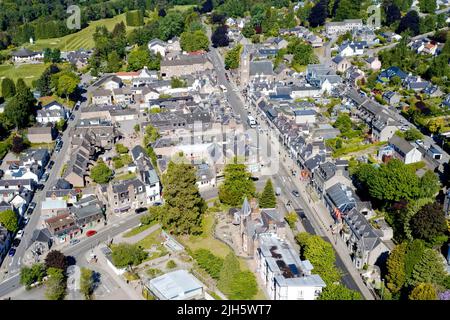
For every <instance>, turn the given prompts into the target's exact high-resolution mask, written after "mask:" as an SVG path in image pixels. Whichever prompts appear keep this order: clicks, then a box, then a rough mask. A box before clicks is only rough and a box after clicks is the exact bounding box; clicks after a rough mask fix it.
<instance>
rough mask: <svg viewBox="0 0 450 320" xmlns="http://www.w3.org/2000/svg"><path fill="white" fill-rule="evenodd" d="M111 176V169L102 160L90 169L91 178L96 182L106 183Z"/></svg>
mask: <svg viewBox="0 0 450 320" xmlns="http://www.w3.org/2000/svg"><path fill="white" fill-rule="evenodd" d="M112 176H113V172H112V170H111V169H110V168H109V167H108V166H107V165H106V164H105V163H104V162H103V161H99V162H98V164H97V165H96V166H94V167H93V168H92V169H91V179H92V180H94V181H95V182H97V183H101V184H103V183H108V182H109V181H110V180H111V179H112Z"/></svg>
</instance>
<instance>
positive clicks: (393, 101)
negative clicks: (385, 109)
mask: <svg viewBox="0 0 450 320" xmlns="http://www.w3.org/2000/svg"><path fill="white" fill-rule="evenodd" d="M382 97H383V100H384V101H386V102H387V103H388V104H389V105H391V106H393V105H397V104H399V103H400V95H399V94H398V93H397V92H394V91H386V92H384V93H383V96H382Z"/></svg>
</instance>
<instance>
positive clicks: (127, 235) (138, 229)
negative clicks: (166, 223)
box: [123, 220, 157, 238]
mask: <svg viewBox="0 0 450 320" xmlns="http://www.w3.org/2000/svg"><path fill="white" fill-rule="evenodd" d="M156 223H157V221H156V220H155V221H153V222H152V223H150V224H143V225H142V226H139V227H136V228H133V229H131V230H130V231H128V232H127V233H125V234H124V235H123V237H124V238H130V237H132V236H135V235H137V234H139V233H141V232H143V231H145V230H147V229H148V228H150V227H151V226H154V225H155V224H156Z"/></svg>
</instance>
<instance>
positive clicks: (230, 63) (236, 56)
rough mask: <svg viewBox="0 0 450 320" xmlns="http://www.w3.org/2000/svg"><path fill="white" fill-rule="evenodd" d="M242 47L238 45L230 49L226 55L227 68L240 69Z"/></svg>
mask: <svg viewBox="0 0 450 320" xmlns="http://www.w3.org/2000/svg"><path fill="white" fill-rule="evenodd" d="M241 51H242V45H241V44H238V45H237V46H235V47H234V48H233V49H230V50H228V51H227V53H226V54H225V68H226V69H237V68H239V62H240V59H241Z"/></svg>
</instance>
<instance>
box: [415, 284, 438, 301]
mask: <svg viewBox="0 0 450 320" xmlns="http://www.w3.org/2000/svg"><path fill="white" fill-rule="evenodd" d="M409 300H437V292H436V289H435V288H434V286H433V285H432V284H431V283H419V284H418V285H417V286H415V287H414V289H413V290H412V291H411V294H410V295H409Z"/></svg>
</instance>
